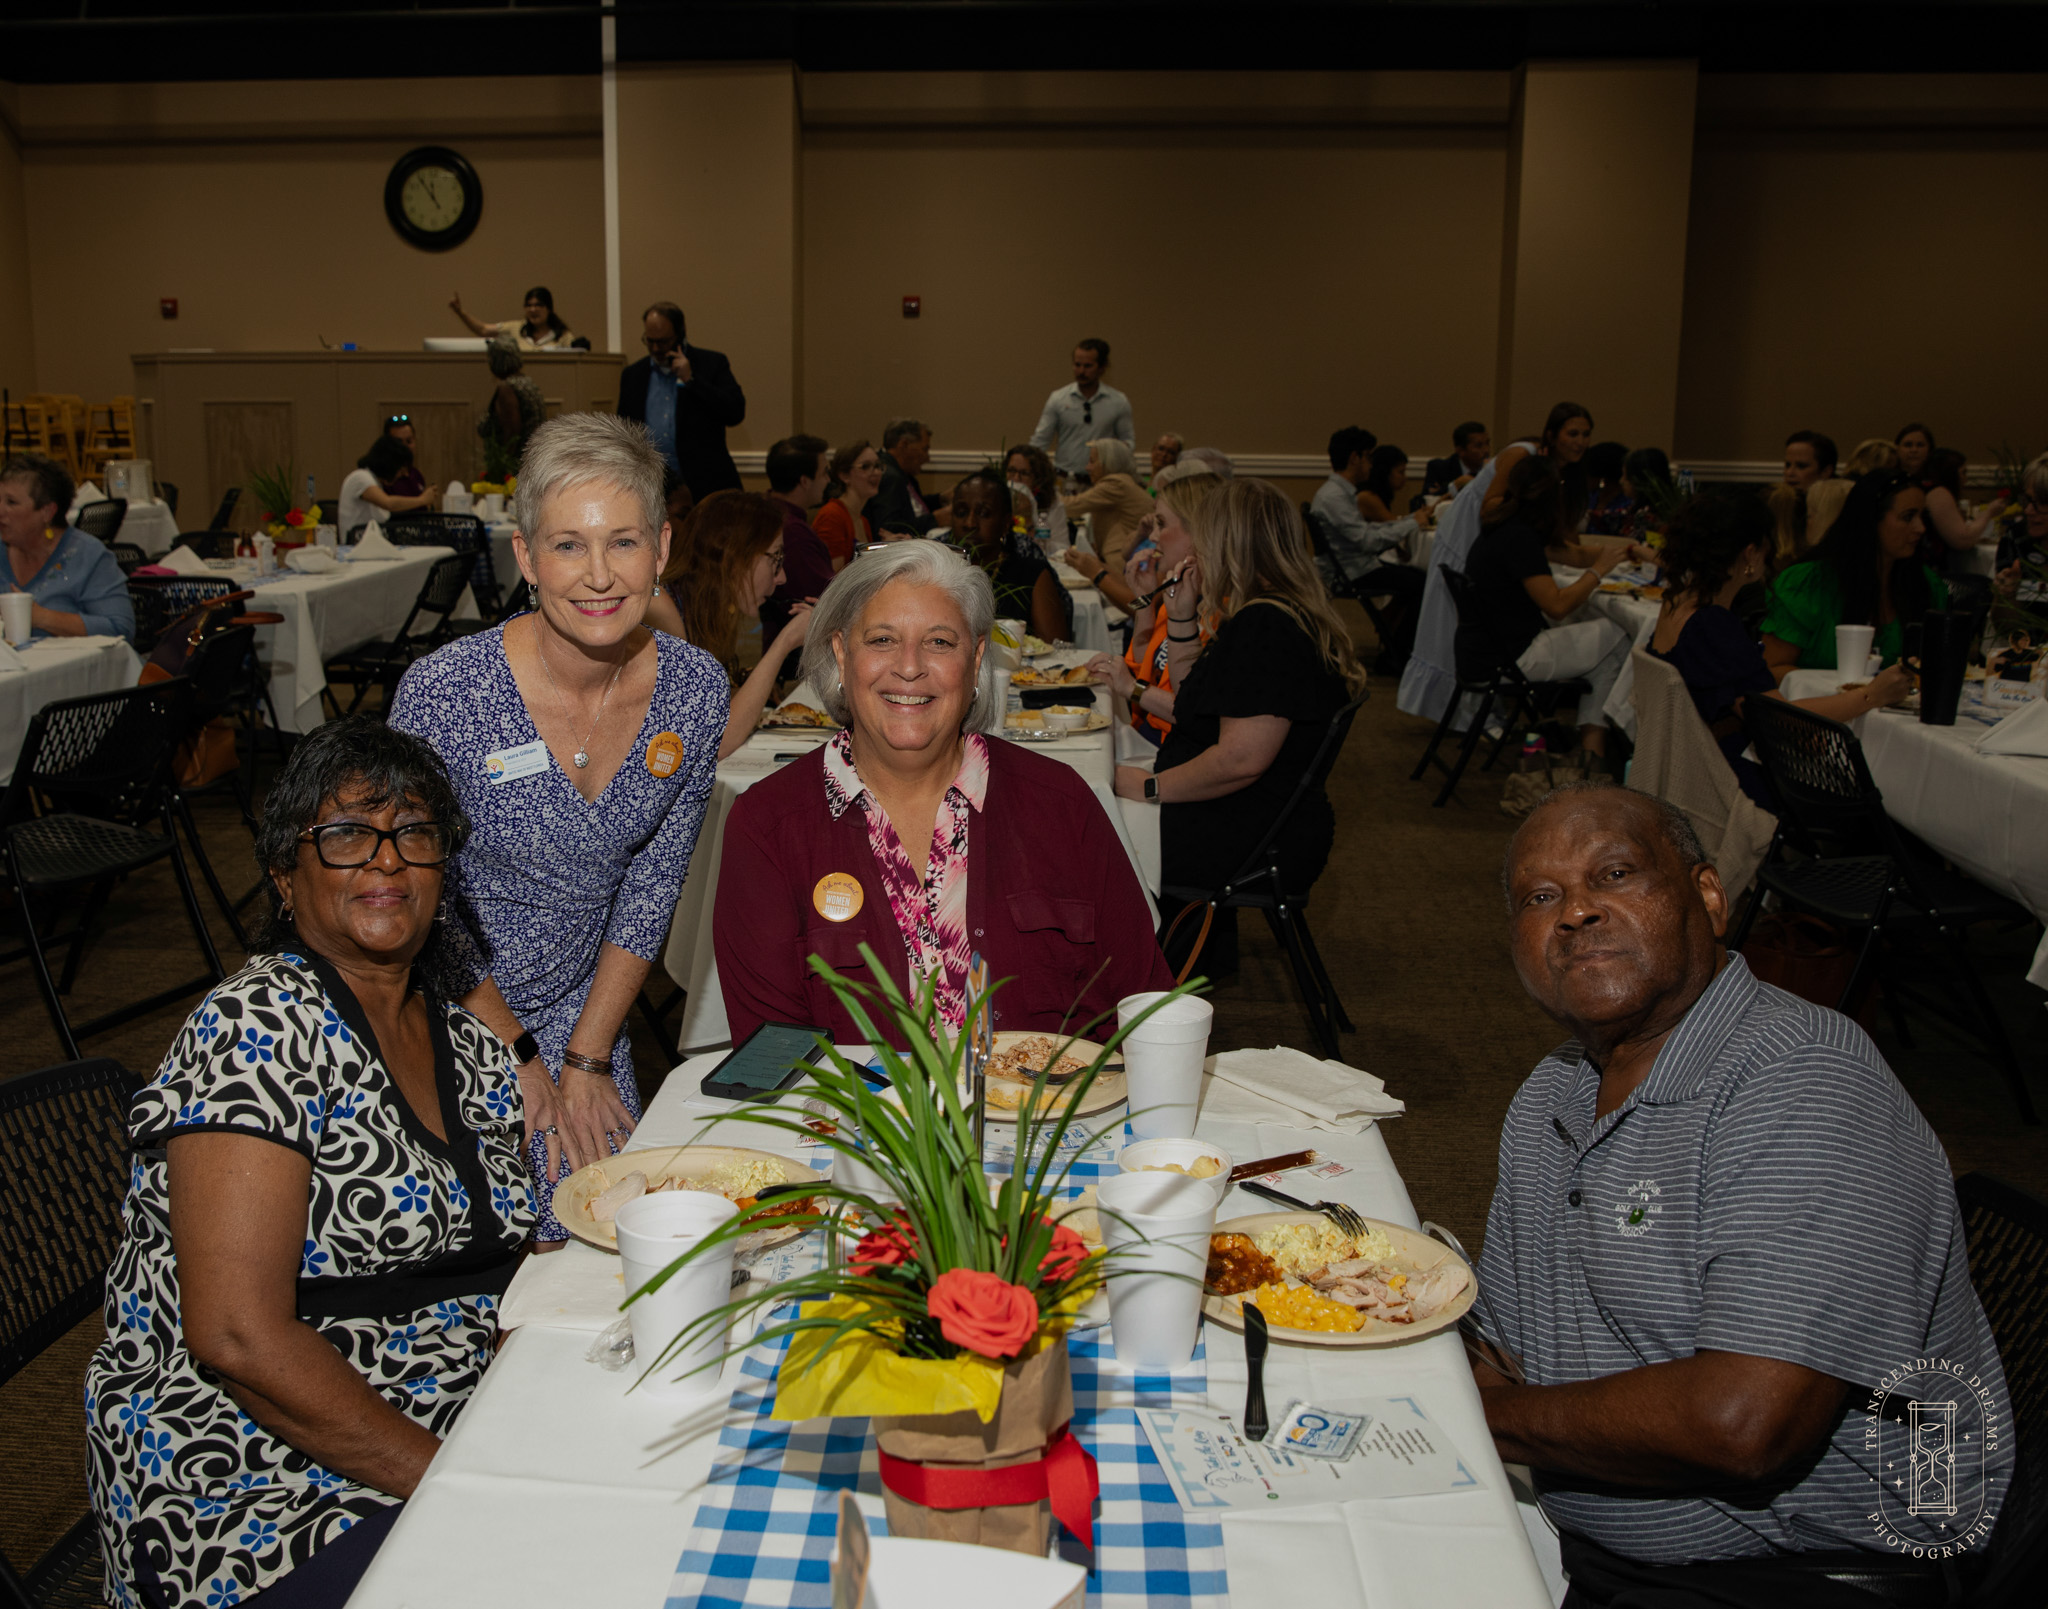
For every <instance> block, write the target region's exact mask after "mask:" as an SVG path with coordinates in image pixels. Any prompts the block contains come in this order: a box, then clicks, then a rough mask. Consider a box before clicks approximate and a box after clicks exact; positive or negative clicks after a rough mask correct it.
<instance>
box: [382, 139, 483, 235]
mask: <svg viewBox="0 0 2048 1609" xmlns="http://www.w3.org/2000/svg"><path fill="white" fill-rule="evenodd" d="M483 210H484V187H483V185H482V183H481V182H480V181H479V180H478V179H477V176H476V169H475V168H473V167H471V166H470V165H469V163H468V162H466V161H465V160H464V159H463V158H462V156H461V154H460V153H458V152H455V151H451V150H449V149H448V148H447V147H446V146H444V145H422V146H420V147H419V148H418V149H417V150H413V151H408V152H407V153H406V154H405V155H404V156H402V157H400V158H399V159H398V161H397V163H396V164H395V165H394V166H393V167H392V169H391V176H390V177H389V178H388V179H386V180H385V181H384V213H385V216H386V217H388V218H389V219H390V220H391V227H392V228H393V229H396V230H397V231H398V233H399V234H400V235H401V236H403V237H404V238H405V239H406V240H409V241H411V242H412V244H413V245H415V246H418V247H420V248H421V249H422V250H424V251H447V250H449V249H450V248H451V247H454V246H459V245H461V244H462V242H463V241H465V240H467V239H468V238H469V237H470V235H471V234H472V233H473V232H474V231H475V229H476V226H477V220H478V219H479V218H481V217H482V216H483Z"/></svg>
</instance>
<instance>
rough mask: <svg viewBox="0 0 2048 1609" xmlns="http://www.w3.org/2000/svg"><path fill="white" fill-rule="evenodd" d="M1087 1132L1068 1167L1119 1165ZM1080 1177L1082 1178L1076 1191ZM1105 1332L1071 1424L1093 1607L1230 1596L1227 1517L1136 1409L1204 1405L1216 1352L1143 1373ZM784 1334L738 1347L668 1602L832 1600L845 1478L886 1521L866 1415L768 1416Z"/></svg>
mask: <svg viewBox="0 0 2048 1609" xmlns="http://www.w3.org/2000/svg"><path fill="white" fill-rule="evenodd" d="M1084 1138H1085V1137H1083V1136H1078V1135H1077V1136H1074V1137H1073V1139H1072V1142H1071V1143H1070V1145H1069V1147H1068V1149H1072V1150H1074V1151H1076V1152H1077V1153H1078V1158H1077V1160H1076V1163H1075V1165H1074V1168H1073V1170H1072V1172H1071V1173H1070V1174H1069V1178H1070V1180H1074V1181H1081V1180H1088V1179H1096V1178H1102V1177H1105V1176H1107V1175H1109V1174H1112V1173H1115V1172H1116V1170H1117V1163H1116V1147H1115V1144H1114V1141H1113V1140H1111V1139H1109V1138H1108V1137H1104V1138H1103V1139H1102V1140H1101V1141H1100V1142H1098V1143H1093V1144H1084V1143H1083V1140H1084ZM1015 1139H1016V1133H1015V1130H1014V1129H1012V1128H1010V1127H1009V1126H1007V1125H1005V1126H1003V1127H1001V1128H997V1129H992V1130H991V1131H990V1133H989V1136H988V1141H987V1145H986V1148H985V1150H984V1153H983V1154H984V1158H985V1164H984V1165H985V1166H986V1167H987V1169H988V1171H989V1172H990V1173H1007V1172H1009V1171H1010V1167H1011V1164H1012V1163H1013V1161H1014V1160H1015V1154H1016V1153H1015ZM829 1159H830V1153H829V1152H827V1153H824V1154H822V1155H820V1156H819V1157H817V1158H815V1159H814V1160H813V1162H812V1166H813V1167H816V1168H818V1169H820V1170H821V1171H822V1170H823V1169H824V1167H825V1166H827V1165H828V1163H829ZM1078 1190H1079V1185H1078V1184H1074V1185H1073V1186H1072V1187H1071V1188H1070V1190H1069V1192H1068V1193H1069V1194H1076V1193H1078ZM1107 1334H1108V1332H1107V1331H1106V1330H1092V1331H1084V1332H1082V1333H1080V1334H1078V1335H1074V1336H1071V1337H1069V1339H1068V1342H1067V1352H1068V1356H1069V1358H1070V1359H1071V1361H1072V1369H1073V1384H1074V1420H1073V1430H1074V1435H1075V1436H1076V1438H1078V1439H1079V1441H1080V1442H1081V1444H1082V1446H1084V1447H1086V1448H1087V1449H1088V1451H1089V1452H1090V1453H1092V1454H1093V1455H1094V1456H1095V1460H1096V1466H1097V1473H1098V1476H1099V1478H1100V1481H1101V1497H1100V1500H1099V1504H1098V1507H1097V1510H1096V1524H1095V1569H1094V1572H1093V1573H1092V1574H1091V1575H1090V1576H1089V1577H1088V1604H1089V1609H1227V1606H1228V1604H1229V1601H1230V1600H1229V1589H1228V1584H1227V1582H1226V1579H1225V1575H1224V1565H1223V1531H1222V1528H1221V1527H1220V1526H1219V1525H1218V1524H1217V1523H1216V1522H1215V1521H1213V1520H1196V1519H1193V1518H1191V1517H1189V1516H1188V1515H1186V1514H1184V1513H1183V1512H1182V1511H1181V1507H1180V1505H1179V1504H1178V1503H1177V1502H1176V1501H1175V1500H1174V1496H1173V1488H1172V1486H1171V1485H1170V1484H1169V1483H1168V1481H1167V1479H1166V1473H1165V1471H1164V1470H1162V1469H1161V1468H1160V1467H1159V1462H1158V1460H1157V1459H1156V1458H1155V1457H1154V1456H1153V1454H1152V1447H1151V1444H1150V1443H1149V1442H1147V1441H1146V1439H1145V1432H1144V1431H1143V1429H1141V1428H1140V1427H1139V1424H1138V1416H1137V1414H1136V1413H1135V1412H1134V1409H1135V1408H1136V1407H1138V1406H1139V1405H1141V1404H1142V1405H1144V1406H1147V1407H1161V1406H1170V1405H1181V1406H1189V1407H1206V1406H1207V1405H1208V1358H1207V1352H1206V1350H1205V1349H1204V1348H1202V1347H1199V1346H1198V1347H1197V1348H1196V1351H1195V1355H1194V1357H1193V1359H1192V1360H1190V1362H1189V1363H1188V1364H1187V1366H1186V1367H1185V1368H1182V1369H1177V1370H1174V1371H1173V1372H1171V1373H1170V1374H1146V1373H1137V1372H1134V1371H1132V1370H1130V1369H1125V1368H1120V1367H1119V1366H1118V1365H1117V1362H1116V1359H1115V1358H1114V1356H1113V1355H1111V1354H1110V1352H1109V1349H1108V1346H1107V1340H1106V1338H1107ZM786 1345H787V1342H786V1341H784V1342H770V1343H763V1344H760V1345H756V1346H754V1347H752V1348H750V1349H749V1350H748V1352H747V1354H746V1356H745V1357H744V1358H742V1359H741V1362H740V1373H741V1383H740V1385H739V1386H738V1387H737V1388H736V1389H735V1390H734V1392H733V1394H732V1400H731V1402H730V1404H729V1406H728V1411H727V1415H726V1424H725V1427H724V1429H723V1430H721V1431H720V1432H719V1437H718V1442H719V1448H718V1453H717V1455H716V1457H715V1458H714V1459H713V1461H712V1466H711V1475H710V1485H709V1490H708V1491H707V1493H706V1495H705V1497H704V1500H703V1501H702V1503H701V1504H700V1505H699V1506H698V1509H697V1514H696V1518H695V1520H694V1521H693V1522H692V1524H691V1528H690V1536H689V1541H688V1542H687V1544H686V1545H685V1546H684V1548H683V1556H682V1558H681V1560H680V1561H679V1562H678V1563H677V1565H676V1573H675V1578H674V1580H673V1581H671V1582H670V1584H669V1595H668V1602H667V1604H666V1606H665V1609H742V1606H744V1609H829V1605H830V1604H831V1601H832V1585H831V1561H832V1554H833V1551H834V1548H835V1546H836V1545H837V1536H838V1524H839V1521H838V1502H839V1498H838V1494H839V1492H840V1491H841V1490H842V1489H844V1488H848V1487H851V1488H852V1489H853V1490H854V1491H856V1492H859V1493H863V1494H865V1495H866V1496H868V1497H870V1498H873V1499H875V1501H874V1502H873V1503H870V1504H863V1505H862V1506H863V1508H865V1509H867V1510H868V1511H869V1525H870V1528H871V1529H873V1530H874V1531H875V1532H876V1533H877V1534H878V1535H880V1534H886V1533H887V1529H888V1527H887V1523H886V1521H884V1520H883V1518H882V1514H881V1505H880V1498H881V1493H882V1486H881V1480H880V1476H879V1474H878V1472H877V1468H876V1462H875V1438H874V1435H873V1432H872V1431H871V1429H870V1427H869V1421H868V1420H867V1419H865V1418H844V1419H812V1420H807V1421H805V1422H803V1423H801V1424H795V1423H790V1422H788V1421H778V1420H775V1419H772V1418H771V1417H770V1414H771V1413H772V1412H773V1411H774V1407H775V1376H776V1370H777V1368H778V1367H779V1365H780V1363H781V1360H782V1354H783V1351H784V1348H785V1347H786Z"/></svg>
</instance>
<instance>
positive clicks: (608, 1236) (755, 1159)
mask: <svg viewBox="0 0 2048 1609" xmlns="http://www.w3.org/2000/svg"><path fill="white" fill-rule="evenodd" d="M817 1178H818V1176H817V1174H815V1173H813V1172H812V1171H811V1170H810V1168H808V1167H807V1166H805V1164H803V1163H801V1162H799V1161H797V1160H796V1159H795V1158H794V1157H786V1156H777V1155H776V1154H775V1153H774V1152H773V1151H753V1150H749V1149H747V1148H746V1147H744V1146H738V1145H667V1146H655V1147H652V1148H650V1149H648V1150H645V1151H622V1152H620V1153H619V1155H617V1156H608V1157H606V1158H605V1159H604V1160H603V1161H602V1162H592V1163H589V1164H587V1165H586V1166H584V1167H580V1168H578V1169H577V1170H576V1171H575V1172H574V1173H572V1174H570V1175H569V1177H568V1178H566V1179H564V1180H563V1181H562V1182H561V1183H560V1184H559V1185H557V1186H556V1187H555V1216H556V1217H557V1218H559V1219H560V1220H561V1221H562V1227H563V1228H564V1229H566V1230H568V1231H569V1233H570V1234H572V1235H574V1236H575V1237H576V1238H577V1239H578V1240H581V1241H586V1242H588V1243H589V1244H590V1245H593V1246H597V1247H599V1248H601V1249H603V1250H605V1251H617V1250H618V1249H619V1241H618V1230H617V1228H616V1226H615V1225H614V1223H613V1220H614V1219H616V1218H617V1217H618V1214H619V1208H621V1207H623V1206H624V1205H625V1204H626V1203H627V1202H629V1201H632V1200H634V1199H635V1198H636V1197H639V1196H644V1195H652V1194H654V1193H655V1192H656V1191H661V1190H702V1191H705V1192H706V1193H708V1194H710V1195H715V1196H724V1197H725V1199H726V1200H728V1201H730V1202H733V1203H735V1204H736V1205H737V1206H738V1207H739V1209H740V1211H742V1212H745V1211H746V1210H747V1209H748V1208H749V1207H752V1206H753V1205H755V1203H756V1201H757V1200H758V1199H759V1192H761V1191H762V1190H765V1189H767V1188H768V1187H769V1186H770V1185H778V1184H813V1183H816V1182H817ZM812 1200H813V1198H812V1197H810V1196H795V1195H792V1196H778V1197H776V1198H775V1203H774V1212H773V1217H774V1218H790V1217H801V1216H802V1215H803V1214H805V1213H808V1212H809V1211H810V1210H811V1205H812ZM806 1227H807V1226H806V1225H804V1224H801V1223H781V1224H777V1223H773V1222H772V1220H771V1222H770V1223H768V1224H766V1225H764V1226H763V1227H762V1228H761V1229H758V1230H755V1231H753V1232H752V1233H750V1234H747V1235H743V1236H742V1237H741V1238H740V1241H739V1243H738V1248H737V1249H738V1250H740V1251H743V1252H745V1251H758V1250H763V1249H765V1248H767V1247H769V1246H779V1245H781V1244H782V1243H783V1242H784V1241H786V1240H794V1239H795V1238H796V1237H797V1236H798V1235H800V1234H802V1233H803V1232H804V1229H805V1228H806Z"/></svg>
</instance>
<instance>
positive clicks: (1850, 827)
mask: <svg viewBox="0 0 2048 1609" xmlns="http://www.w3.org/2000/svg"><path fill="white" fill-rule="evenodd" d="M1874 719H1878V720H1889V719H1895V717H1891V716H1882V715H1881V716H1877V717H1874ZM1743 725H1744V727H1745V728H1746V729H1747V731H1748V733H1749V739H1750V742H1751V743H1752V744H1754V745H1755V747H1756V752H1757V757H1758V758H1759V759H1761V760H1762V761H1763V764H1764V770H1765V771H1766V772H1768V773H1769V775H1770V779H1771V786H1772V787H1773V788H1774V789H1776V790H1777V795H1778V802H1779V806H1780V809H1779V818H1778V819H1779V826H1778V830H1777V832H1776V833H1774V834H1773V835H1772V837H1771V847H1770V849H1769V850H1768V851H1767V852H1766V853H1765V855H1764V863H1763V865H1762V866H1761V867H1760V868H1758V870H1757V874H1756V879H1757V886H1756V892H1755V893H1754V894H1753V895H1751V897H1750V900H1749V902H1748V904H1746V905H1745V906H1744V907H1743V911H1742V920H1741V921H1740V922H1739V923H1738V924H1737V926H1736V929H1735V933H1734V935H1733V937H1732V938H1731V939H1730V941H1729V943H1730V947H1731V948H1733V949H1737V950H1739V949H1741V948H1742V945H1743V941H1744V940H1745V939H1747V938H1748V937H1749V929H1750V924H1751V923H1753V922H1754V921H1755V920H1756V915H1757V912H1758V910H1759V909H1760V908H1761V906H1762V903H1763V897H1764V894H1765V893H1766V891H1768V892H1770V893H1773V894H1776V895H1777V896H1778V898H1779V899H1781V900H1783V901H1784V902H1785V903H1786V904H1787V905H1790V906H1793V907H1794V908H1795V909H1799V910H1804V911H1810V912H1812V913H1813V914H1814V915H1816V916H1820V917H1823V918H1825V919H1826V920H1828V921H1830V922H1833V923H1835V924H1837V925H1838V926H1841V927H1845V928H1848V929H1850V930H1851V931H1855V930H1858V929H1860V930H1861V931H1862V934H1863V943H1862V948H1861V950H1860V952H1859V953H1858V955H1857V957H1856V966H1855V970H1854V971H1853V972H1852V973H1851V974H1850V977H1849V982H1848V986H1847V987H1846V988H1845V989H1843V991H1842V998H1841V999H1840V1000H1839V1001H1838V1002H1837V1003H1836V1004H1837V1009H1838V1010H1841V1011H1843V1012H1846V1013H1848V1014H1850V1015H1852V1016H1853V1015H1854V1014H1855V1011H1856V1008H1857V1007H1858V1006H1859V1005H1860V1004H1861V1003H1862V1000H1863V995H1864V990H1865V989H1866V988H1868V987H1869V986H1870V985H1871V984H1872V983H1873V982H1875V981H1876V977H1877V968H1878V958H1879V952H1880V949H1881V948H1882V946H1883V945H1884V943H1885V942H1886V941H1887V940H1892V941H1895V942H1896V941H1901V940H1909V939H1913V938H1916V937H1923V936H1925V935H1926V934H1928V933H1929V932H1930V931H1931V932H1932V934H1933V935H1934V937H1935V940H1936V950H1937V952H1938V953H1940V954H1942V955H1944V956H1946V958H1948V959H1950V960H1952V961H1953V962H1954V963H1955V970H1956V972H1957V973H1958V975H1959V980H1960V982H1961V984H1962V992H1963V994H1964V995H1965V996H1966V997H1967V998H1968V1000H1969V1002H1970V1005H1971V1006H1972V1008H1973V1010H1974V1012H1975V1019H1974V1020H1972V1019H1971V1018H1970V1017H1967V1016H1965V1015H1963V1014H1961V1013H1959V1012H1957V1011H1956V1010H1954V1009H1953V1008H1952V1007H1951V1006H1950V1005H1949V1003H1948V1001H1947V1000H1946V999H1945V998H1942V997H1940V996H1937V995H1934V994H1930V993H1927V992H1925V991H1922V990H1920V989H1919V988H1917V987H1916V986H1915V981H1916V979H1917V972H1916V973H1915V974H1914V976H1913V978H1908V977H1902V976H1898V975H1893V976H1889V977H1887V978H1886V979H1885V980H1884V994H1885V1000H1886V1003H1887V1004H1888V1005H1889V1006H1890V1007H1891V1009H1892V1011H1893V1020H1894V1023H1895V1025H1896V1026H1897V1028H1898V1030H1899V1035H1900V1037H1901V1038H1902V1039H1903V1038H1905V1037H1906V1034H1905V1023H1904V1021H1903V1019H1901V1018H1900V1017H1899V1016H1898V1015H1897V1012H1898V1005H1899V1002H1900V1001H1901V1000H1910V1001H1912V1003H1913V1004H1915V1005H1917V1006H1920V1007H1921V1008H1922V1009H1924V1010H1927V1011H1930V1012H1932V1013H1933V1014H1934V1015H1936V1016H1938V1017H1941V1018H1943V1019H1944V1020H1945V1021H1948V1022H1950V1023H1953V1024H1954V1025H1955V1026H1956V1027H1958V1028H1961V1029H1962V1030H1963V1031H1964V1032H1965V1033H1968V1034H1970V1035H1971V1036H1972V1037H1974V1038H1976V1039H1977V1040H1979V1041H1980V1042H1981V1043H1983V1044H1984V1045H1985V1046H1986V1047H1987V1048H1988V1049H1989V1050H1990V1052H1991V1054H1992V1057H1993V1059H1994V1060H1995V1061H1997V1062H1998V1064H1999V1067H2000V1068H2001V1070H2002V1071H2003V1072H2004V1074H2005V1079H2006V1083H2007V1084H2008V1085H2009V1086H2010V1087H2011V1089H2012V1094H2013V1099H2014V1101H2015V1102H2016V1103H2017V1104H2018V1106H2019V1109H2020V1115H2021V1116H2022V1117H2023V1118H2024V1119H2025V1120H2026V1121H2027V1122H2029V1123H2038V1122H2039V1121H2040V1119H2039V1118H2038V1117H2037V1116H2036V1115H2035V1112H2034V1102H2033V1098H2032V1097H2031V1096H2030V1095H2029V1094H2028V1092H2027V1081H2026V1077H2025V1075H2024V1074H2023V1073H2022V1072H2021V1070H2020V1064H2019V1058H2018V1056H2017V1055H2015V1054H2014V1051H2013V1047H2012V1041H2011V1039H2010V1038H2009V1037H2008V1036H2007V1034H2006V1031H2005V1025H2004V1023H2002V1022H2001V1021H2000V1020H1999V1016H1998V1012H1997V1009H1996V1008H1995V1007H1994V1006H1993V1005H1992V1003H1991V996H1990V995H1989V994H1987V993H1986V992H1985V989H1984V982H1983V979H1982V978H1980V977H1979V976H1978V975H1977V969H1976V968H1975V967H1973V966H1972V965H1971V964H1970V959H1969V953H1968V951H1967V949H1966V948H1965V946H1964V942H1963V930H1964V929H1965V928H1967V927H1969V926H1970V925H1971V924H1972V923H1975V922H1998V921H2009V922H2013V923H2016V924H2028V925H2031V924H2032V922H2033V915H2032V913H2031V912H2029V911H2028V910H2027V909H2026V907H2025V906H2023V905H2019V904H2017V903H2016V902H2014V901H2012V900H2009V899H2007V898H2006V897H2005V896H2004V895H2002V894H1996V893H1993V892H1992V891H1991V890H1990V889H1988V888H1986V887H1984V886H1983V885H1982V884H1981V883H1978V882H1975V881H1973V880H1972V879H1970V878H1968V877H1965V876H1963V875H1962V873H1960V872H1956V871H1952V870H1950V869H1948V868H1947V867H1945V866H1943V865H1941V864H1940V863H1938V862H1937V861H1935V860H1934V859H1933V858H1932V856H1931V855H1930V854H1929V853H1928V852H1927V851H1926V850H1924V849H1922V848H1918V847H1917V846H1915V845H1912V844H1909V843H1908V842H1907V840H1906V837H1905V835H1904V834H1903V833H1901V832H1900V831H1899V829H1898V826H1897V824H1896V823H1894V822H1893V820H1892V818H1891V817H1890V816H1889V815H1888V814H1886V812H1885V808H1884V795H1883V794H1882V793H1881V792H1880V791H1879V790H1878V786H1877V784H1876V782H1874V781H1873V780H1872V779H1871V775H1870V767H1869V765H1868V764H1867V763H1866V762H1865V760H1864V758H1863V745H1862V743H1861V742H1860V741H1858V739H1857V737H1856V734H1855V733H1854V732H1852V731H1851V730H1850V729H1849V728H1848V727H1846V726H1844V725H1843V724H1842V723H1841V722H1840V721H1831V720H1829V719H1827V717H1826V716H1823V715H1816V714H1814V712H1813V711H1811V710H1807V709H1801V708H1800V707H1799V706H1798V705H1797V704H1790V703H1787V702H1786V701H1785V700H1784V699H1781V698H1751V699H1746V700H1745V701H1744V703H1743ZM1788 846H1789V847H1790V848H1793V849H1797V850H1800V851H1802V853H1803V858H1802V859H1799V860H1792V859H1789V858H1788V856H1787V849H1788ZM1928 958H1930V959H1931V958H1932V957H1931V956H1930V957H1928ZM1898 970H1900V969H1895V973H1896V972H1897V971H1898Z"/></svg>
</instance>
